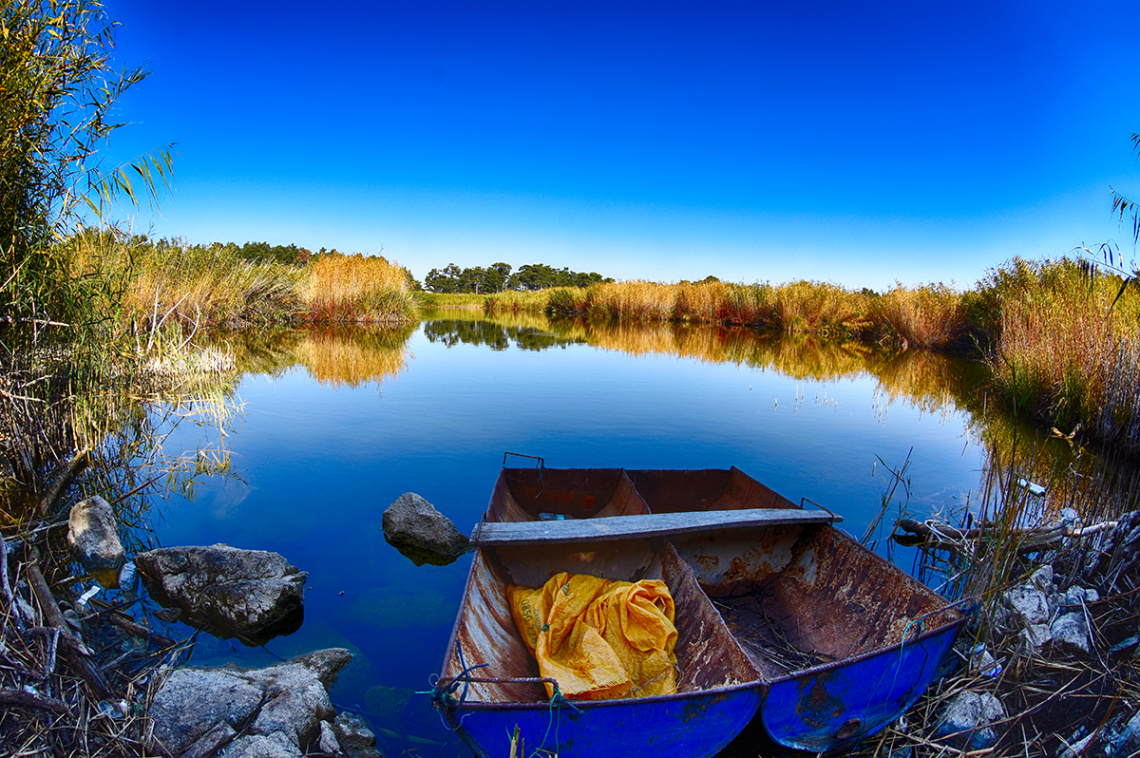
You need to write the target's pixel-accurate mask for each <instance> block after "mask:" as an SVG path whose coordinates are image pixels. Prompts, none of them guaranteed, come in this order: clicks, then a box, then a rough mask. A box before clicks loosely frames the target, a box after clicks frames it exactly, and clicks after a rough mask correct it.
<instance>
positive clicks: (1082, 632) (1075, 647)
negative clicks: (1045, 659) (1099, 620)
mask: <svg viewBox="0 0 1140 758" xmlns="http://www.w3.org/2000/svg"><path fill="white" fill-rule="evenodd" d="M1049 634H1050V635H1051V636H1052V638H1053V640H1052V642H1053V644H1054V645H1056V646H1057V647H1059V648H1061V649H1062V650H1065V651H1067V652H1070V653H1081V654H1084V655H1088V654H1089V622H1088V619H1087V618H1085V614H1084V612H1083V611H1078V612H1076V613H1063V614H1061V615H1060V616H1058V617H1057V619H1056V620H1055V621H1054V622H1053V623H1052V624H1051V625H1050V626H1049Z"/></svg>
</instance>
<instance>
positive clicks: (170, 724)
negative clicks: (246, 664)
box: [150, 669, 265, 755]
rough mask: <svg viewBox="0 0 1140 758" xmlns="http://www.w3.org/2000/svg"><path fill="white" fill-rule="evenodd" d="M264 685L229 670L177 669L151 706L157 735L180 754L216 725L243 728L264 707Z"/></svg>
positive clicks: (167, 747)
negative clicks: (241, 726)
mask: <svg viewBox="0 0 1140 758" xmlns="http://www.w3.org/2000/svg"><path fill="white" fill-rule="evenodd" d="M264 695H265V685H264V684H263V683H260V682H258V683H254V682H251V681H250V680H249V679H248V678H246V677H244V676H242V674H241V672H240V671H237V670H229V669H178V670H176V671H174V672H173V673H172V674H171V675H170V676H169V677H167V679H166V681H165V682H163V683H162V686H161V687H160V688H159V690H158V692H157V693H156V694H155V696H154V701H153V702H152V703H151V706H150V717H151V718H152V719H153V721H154V736H155V738H156V739H157V740H158V741H159V742H161V743H162V745H163V746H164V747H165V748H166V750H167V751H168V752H170V753H171V754H173V755H179V754H180V753H182V752H183V751H185V750H186V749H188V748H189V747H190V746H191V745H193V744H194V743H195V742H197V741H198V739H199V738H201V737H202V736H203V735H205V734H206V732H208V731H210V730H211V729H213V728H214V727H215V726H216V725H217V724H223V723H224V724H228V725H229V726H231V727H233V728H235V729H236V728H237V727H239V726H240V725H243V724H244V723H245V722H246V721H248V720H249V718H250V717H251V716H253V714H254V713H255V712H256V711H257V709H258V708H259V707H260V706H261V703H262V699H263V697H264Z"/></svg>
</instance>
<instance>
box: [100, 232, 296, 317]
mask: <svg viewBox="0 0 1140 758" xmlns="http://www.w3.org/2000/svg"><path fill="white" fill-rule="evenodd" d="M116 248H117V249H113V250H111V251H109V253H106V254H105V256H104V257H103V258H102V260H101V261H100V264H99V265H102V266H113V267H115V269H116V270H118V271H120V272H126V273H127V274H128V275H129V277H130V278H129V279H128V280H127V281H125V282H124V286H123V298H122V307H123V310H124V312H125V314H126V315H127V317H128V318H129V319H131V320H132V321H134V322H135V323H136V324H139V325H142V326H145V327H146V328H148V329H149V330H152V331H153V330H156V329H158V328H160V327H161V326H162V325H164V324H166V323H177V324H181V325H183V326H185V327H187V328H194V327H196V326H207V325H229V326H240V325H244V324H251V323H259V322H266V321H273V320H281V319H282V318H284V317H287V315H288V314H290V313H292V312H293V311H295V310H296V308H297V305H298V299H297V294H296V289H297V285H298V282H299V281H300V278H301V272H300V271H298V270H297V269H295V268H293V267H291V266H285V265H282V264H279V263H268V262H267V263H254V262H251V261H247V260H245V259H243V258H241V257H240V256H239V255H238V249H237V248H236V247H235V246H233V245H221V244H213V245H170V246H162V247H160V246H157V245H154V244H141V245H129V243H128V244H124V245H119V246H116Z"/></svg>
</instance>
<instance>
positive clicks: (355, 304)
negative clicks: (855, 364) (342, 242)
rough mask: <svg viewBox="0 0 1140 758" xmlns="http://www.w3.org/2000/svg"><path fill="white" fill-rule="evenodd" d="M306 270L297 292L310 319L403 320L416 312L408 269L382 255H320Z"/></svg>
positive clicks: (319, 321) (341, 320)
mask: <svg viewBox="0 0 1140 758" xmlns="http://www.w3.org/2000/svg"><path fill="white" fill-rule="evenodd" d="M305 274H306V275H305V277H304V279H303V281H302V282H301V285H300V288H299V295H300V297H301V301H302V303H303V305H304V308H305V311H306V314H307V316H308V319H309V320H311V321H314V322H317V323H343V322H371V323H377V322H402V321H409V320H412V319H413V318H414V316H415V297H414V295H413V293H412V288H411V283H410V281H409V276H408V272H407V270H406V269H404V268H403V267H401V266H399V265H398V264H394V263H389V262H388V260H386V259H385V258H384V257H382V256H381V257H375V258H373V257H366V256H363V255H360V254H359V253H358V254H356V255H322V256H319V257H317V258H315V259H314V260H313V262H312V263H310V264H309V265H308V266H307V267H306V270H305Z"/></svg>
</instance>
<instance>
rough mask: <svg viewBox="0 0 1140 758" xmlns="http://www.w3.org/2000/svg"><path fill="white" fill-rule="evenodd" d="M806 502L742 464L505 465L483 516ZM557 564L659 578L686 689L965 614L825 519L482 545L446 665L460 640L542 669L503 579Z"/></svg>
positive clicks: (517, 696) (476, 654)
mask: <svg viewBox="0 0 1140 758" xmlns="http://www.w3.org/2000/svg"><path fill="white" fill-rule="evenodd" d="M798 507H799V506H797V505H795V504H794V503H792V502H791V501H789V500H787V499H786V498H784V497H783V496H781V495H779V494H777V493H775V492H773V491H772V490H771V489H769V488H768V487H766V486H764V485H763V484H761V483H760V482H758V481H756V480H755V479H753V478H752V477H750V476H748V475H747V474H745V473H744V472H742V471H740V470H739V469H737V468H735V467H734V468H732V469H730V470H698V471H653V470H644V471H626V470H623V469H545V470H542V469H504V470H503V471H502V473H501V475H500V477H499V480H498V482H497V483H496V486H495V490H494V493H493V494H492V498H491V503H490V505H489V507H488V509H487V512H486V514H485V516H484V518H485V520H488V521H528V520H538V519H548V518H554V517H557V516H559V515H560V516H562V517H564V518H591V517H598V516H618V515H630V514H639V513H648V512H657V513H673V512H686V511H704V510H707V511H714V510H734V509H741V508H798ZM560 571H571V572H578V573H592V574H594V575H595V576H603V577H605V578H609V579H625V580H628V581H635V580H637V579H642V578H664V579H665V581H666V584H667V585H668V586H669V588H670V591H671V592H672V593H673V598H674V603H675V605H676V625H677V628H678V632H679V634H680V641H679V642H678V646H677V658H678V662H679V666H680V667H681V669H682V672H681V673H682V676H681V677H679V684H680V686H681V688H682V691H684V688H690V689H703V688H708V687H715V686H721V685H725V684H731V683H739V682H747V681H763V682H769V681H773V680H776V679H780V678H783V677H786V676H789V675H792V674H794V673H795V672H799V671H803V670H805V669H808V668H813V667H816V666H820V665H826V664H828V663H831V662H833V661H839V660H843V659H847V658H851V657H856V656H863V655H868V654H871V653H874V652H876V651H881V650H883V649H885V648H889V647H891V646H894V645H898V644H899V643H902V642H903V641H904V640H911V639H914V638H915V637H917V636H919V635H920V634H922V633H924V632H926V631H931V630H934V629H937V628H940V627H942V626H945V625H947V624H951V623H956V622H959V621H960V620H961V618H962V617H961V614H959V613H958V611H956V610H953V609H948V608H946V600H945V599H944V598H942V597H941V596H939V595H938V594H936V593H935V592H933V591H932V590H930V589H929V588H927V587H926V586H925V585H923V584H922V583H921V582H919V581H917V580H915V579H913V578H912V577H910V576H909V575H908V574H906V572H903V571H901V570H899V569H897V568H896V567H894V566H892V565H890V564H889V563H888V562H887V561H885V560H884V559H883V558H881V557H880V556H877V555H875V554H874V553H872V552H870V551H868V550H866V549H865V548H863V547H862V546H860V545H859V544H858V543H857V542H856V541H855V540H854V539H852V538H851V537H850V536H848V535H847V534H845V533H844V532H842V531H840V530H839V529H836V528H835V527H833V526H831V525H829V524H791V525H781V526H764V527H755V528H736V529H724V530H717V531H712V532H702V533H696V534H680V535H673V536H671V537H669V538H668V539H667V540H664V539H655V540H650V539H640V540H639V539H630V540H622V541H617V542H599V543H594V544H590V545H582V544H560V545H544V546H532V547H525V546H510V547H498V548H484V549H481V550H479V551H477V553H476V557H475V564H474V566H473V568H472V573H471V578H470V579H469V586H468V592H467V595H466V598H465V603H464V607H463V608H462V610H461V612H460V617H459V619H458V620H457V622H456V631H455V633H454V635H453V641H452V645H451V647H450V648H449V652H448V658H447V660H446V663H445V670H444V671H445V676H456V675H458V674H459V673H460V672H461V667H460V665H459V660H458V656H457V654H456V652H455V650H454V648H455V647H456V646H458V647H459V648H461V649H462V650H463V653H464V657H465V660H466V662H467V664H468V665H472V664H475V663H491V662H494V670H493V672H492V673H488V674H487V676H493V677H498V678H520V677H536V676H538V670H537V664H536V663H535V661H534V660H533V658H532V657H531V656H530V654H529V652H528V651H527V649H526V647H525V646H524V645H523V642H522V640H521V639H520V638H519V635H518V632H517V631H516V629H515V624H514V620H513V618H512V617H511V613H510V607H509V605H508V602H507V598H506V587H507V585H509V584H520V585H525V586H529V587H537V586H540V585H542V584H543V583H544V582H545V581H546V580H547V579H548V578H549V577H551V576H553V575H554V574H556V573H558V572H560ZM473 690H474V691H475V692H476V693H477V695H478V697H477V698H476V699H478V700H487V701H490V702H509V701H512V700H522V701H535V700H543V699H545V693H544V692H543V690H542V688H541V685H538V684H528V685H521V684H488V685H479V686H478V687H473Z"/></svg>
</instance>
